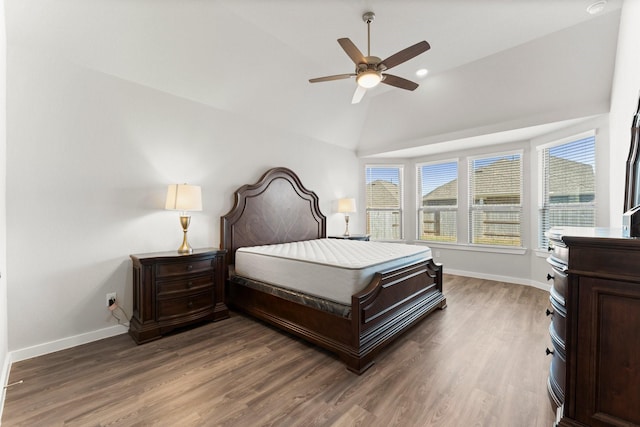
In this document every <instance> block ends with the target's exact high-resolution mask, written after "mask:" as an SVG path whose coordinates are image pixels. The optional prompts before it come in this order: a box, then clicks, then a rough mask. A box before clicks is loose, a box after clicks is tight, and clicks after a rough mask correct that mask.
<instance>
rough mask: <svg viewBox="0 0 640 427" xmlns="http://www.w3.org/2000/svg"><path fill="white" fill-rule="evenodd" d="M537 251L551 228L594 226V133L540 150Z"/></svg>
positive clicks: (545, 243) (545, 244)
mask: <svg viewBox="0 0 640 427" xmlns="http://www.w3.org/2000/svg"><path fill="white" fill-rule="evenodd" d="M538 155H539V159H540V170H541V173H540V178H541V183H540V187H541V189H542V191H541V194H540V203H539V227H538V229H539V236H538V241H539V245H540V248H544V249H546V248H547V246H548V240H547V237H546V236H545V232H547V231H548V230H549V229H550V228H551V227H558V226H565V227H566V226H575V227H594V226H595V225H596V205H595V200H596V192H595V188H596V181H595V176H596V173H595V132H593V131H592V132H589V133H588V134H586V135H579V136H576V137H573V138H569V141H568V142H567V140H563V141H558V142H555V143H552V144H548V145H546V146H543V147H540V148H539V151H538Z"/></svg>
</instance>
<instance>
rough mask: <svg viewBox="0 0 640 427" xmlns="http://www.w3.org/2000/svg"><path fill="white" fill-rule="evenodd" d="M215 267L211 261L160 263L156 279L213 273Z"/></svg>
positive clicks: (157, 267)
mask: <svg viewBox="0 0 640 427" xmlns="http://www.w3.org/2000/svg"><path fill="white" fill-rule="evenodd" d="M212 269H213V265H212V263H211V260H210V259H205V260H200V261H187V262H172V263H160V264H158V265H157V266H156V277H157V278H162V277H171V276H178V275H183V274H190V273H202V272H205V271H211V270H212Z"/></svg>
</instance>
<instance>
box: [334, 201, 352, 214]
mask: <svg viewBox="0 0 640 427" xmlns="http://www.w3.org/2000/svg"><path fill="white" fill-rule="evenodd" d="M355 211H356V199H340V200H338V212H340V213H350V212H355Z"/></svg>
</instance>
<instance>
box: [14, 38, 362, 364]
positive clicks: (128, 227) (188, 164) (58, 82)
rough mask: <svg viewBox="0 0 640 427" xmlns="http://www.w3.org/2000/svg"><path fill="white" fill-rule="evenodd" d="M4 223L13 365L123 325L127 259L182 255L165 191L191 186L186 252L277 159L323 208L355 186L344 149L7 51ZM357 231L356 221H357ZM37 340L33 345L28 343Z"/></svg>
mask: <svg viewBox="0 0 640 427" xmlns="http://www.w3.org/2000/svg"><path fill="white" fill-rule="evenodd" d="M8 82H9V83H8V84H9V87H10V89H11V90H10V92H9V99H8V105H9V110H8V147H7V151H8V154H7V156H8V177H7V206H8V208H7V225H8V229H9V232H8V240H7V242H8V246H9V248H11V250H10V251H9V253H8V254H7V261H8V268H9V269H10V271H11V272H12V274H11V280H10V281H9V282H8V285H9V289H8V298H9V301H11V305H10V307H9V340H8V344H9V350H11V351H12V354H13V355H14V356H15V357H14V359H16V360H17V359H21V358H25V357H31V356H34V355H36V354H40V353H42V352H43V351H50V350H55V349H58V348H64V347H66V346H70V345H74V344H77V343H79V342H84V341H87V340H91V339H96V338H100V337H102V336H108V335H111V334H115V333H121V332H123V331H124V328H121V327H119V328H114V325H116V322H115V320H114V319H112V318H111V317H110V315H109V312H108V311H107V310H106V306H105V304H106V303H105V295H106V293H107V292H110V291H116V292H117V293H118V297H119V299H120V300H121V304H122V305H123V306H124V307H125V310H126V311H128V312H129V314H130V313H131V298H130V295H131V271H130V268H131V267H130V262H129V254H132V253H140V252H152V251H165V250H173V249H177V247H178V246H179V244H180V243H181V235H182V232H181V229H180V227H179V222H178V216H177V213H175V212H171V211H165V210H163V207H164V197H165V194H166V186H167V184H171V183H180V182H188V183H192V184H199V185H201V186H202V191H203V204H204V211H203V212H199V213H194V214H193V216H192V222H191V226H190V230H189V241H190V243H191V245H192V246H193V247H218V246H219V242H220V235H219V227H220V225H219V224H220V220H219V218H220V216H221V215H223V214H225V213H226V212H227V211H228V210H229V209H230V208H231V206H232V202H233V200H232V195H233V191H234V190H235V189H237V188H238V187H239V186H241V185H242V184H246V183H253V182H255V181H257V179H258V178H259V177H260V176H261V175H262V173H263V172H264V171H266V170H267V169H268V168H270V167H275V166H285V167H289V168H291V169H293V170H294V171H296V172H297V173H298V175H299V176H300V178H301V180H302V182H303V183H304V184H305V185H306V186H307V187H308V188H309V189H311V190H314V191H316V192H317V193H318V196H319V198H320V201H321V209H322V211H323V213H324V214H325V215H327V217H328V231H329V233H341V232H342V230H343V227H344V219H343V217H342V216H341V215H339V214H335V213H333V212H332V211H331V207H332V202H333V201H334V200H335V199H337V198H339V197H344V196H353V195H355V194H357V189H358V188H357V178H356V176H357V159H356V158H355V154H354V153H353V152H352V151H349V150H345V149H341V148H337V147H335V146H332V145H327V144H323V143H318V142H315V141H312V140H308V139H304V138H301V137H299V136H297V135H295V134H286V133H283V132H282V131H277V130H275V129H272V128H269V127H266V126H264V125H257V124H255V123H251V122H248V121H247V120H245V119H243V118H241V117H238V116H235V115H233V114H230V113H227V112H223V111H220V110H216V109H214V108H211V107H207V106H205V105H203V104H199V103H197V102H193V101H189V100H185V99H182V98H177V97H175V96H173V95H169V94H166V93H162V92H159V91H156V90H152V89H149V88H147V87H144V86H140V85H137V84H134V83H131V82H127V81H124V80H121V79H118V78H115V77H113V76H110V75H106V74H103V73H99V72H95V71H93V70H90V69H87V68H82V67H79V66H77V65H75V64H72V63H70V62H67V61H65V60H64V59H61V58H60V57H53V56H49V55H47V53H46V52H39V51H33V50H29V49H28V48H26V47H22V46H13V45H11V44H10V45H9V52H8ZM352 227H353V231H354V232H356V231H357V230H358V229H359V228H360V227H359V224H358V221H357V219H355V218H354V221H353V223H352ZM33 346H35V347H33Z"/></svg>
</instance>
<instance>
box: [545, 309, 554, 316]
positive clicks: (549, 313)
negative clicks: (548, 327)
mask: <svg viewBox="0 0 640 427" xmlns="http://www.w3.org/2000/svg"><path fill="white" fill-rule="evenodd" d="M546 313H547V316H552V315H553V311H551V310H549V309H548V308H547V311H546Z"/></svg>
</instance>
